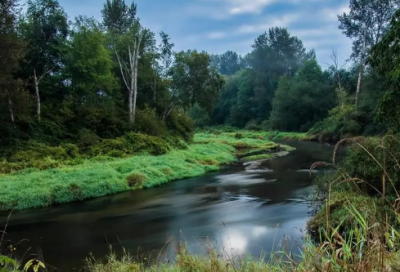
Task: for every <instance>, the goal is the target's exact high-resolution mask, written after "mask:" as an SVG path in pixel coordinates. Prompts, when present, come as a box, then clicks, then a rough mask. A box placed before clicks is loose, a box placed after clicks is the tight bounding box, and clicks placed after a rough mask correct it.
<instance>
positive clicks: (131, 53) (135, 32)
mask: <svg viewBox="0 0 400 272" xmlns="http://www.w3.org/2000/svg"><path fill="white" fill-rule="evenodd" d="M149 41H151V42H149ZM153 41H154V34H153V33H152V32H151V31H150V30H148V29H146V28H143V27H142V26H141V25H140V23H139V21H136V23H135V24H134V25H133V26H132V27H131V29H130V30H129V31H128V33H126V34H125V35H124V36H123V37H122V44H123V49H122V50H121V51H124V53H123V54H124V55H121V53H120V52H118V51H119V50H118V51H116V52H115V54H116V55H117V58H118V64H119V68H120V71H121V75H122V78H123V81H124V84H125V87H126V88H127V90H128V101H129V122H130V124H133V123H135V113H136V101H137V93H138V89H137V86H138V85H137V78H138V64H139V58H140V56H141V55H142V54H143V52H145V51H146V50H147V49H148V48H149V47H150V48H152V47H153V44H154V42H153Z"/></svg>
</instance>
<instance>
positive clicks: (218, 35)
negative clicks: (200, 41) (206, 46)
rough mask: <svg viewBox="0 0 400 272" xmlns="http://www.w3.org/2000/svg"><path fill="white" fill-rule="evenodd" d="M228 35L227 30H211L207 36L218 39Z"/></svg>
mask: <svg viewBox="0 0 400 272" xmlns="http://www.w3.org/2000/svg"><path fill="white" fill-rule="evenodd" d="M226 36H227V33H226V32H218V31H217V32H210V33H207V34H206V37H207V38H208V39H210V40H217V39H222V38H225V37H226Z"/></svg>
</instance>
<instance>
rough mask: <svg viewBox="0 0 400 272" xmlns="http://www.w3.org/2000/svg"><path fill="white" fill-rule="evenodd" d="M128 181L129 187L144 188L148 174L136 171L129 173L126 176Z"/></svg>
mask: <svg viewBox="0 0 400 272" xmlns="http://www.w3.org/2000/svg"><path fill="white" fill-rule="evenodd" d="M126 181H127V183H128V186H129V188H134V189H142V188H143V185H144V182H145V181H146V176H145V175H142V174H140V173H134V174H131V175H129V176H128V177H127V178H126Z"/></svg>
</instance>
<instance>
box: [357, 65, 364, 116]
mask: <svg viewBox="0 0 400 272" xmlns="http://www.w3.org/2000/svg"><path fill="white" fill-rule="evenodd" d="M363 66H364V64H363V60H361V61H360V69H359V71H358V80H357V91H356V111H357V110H358V104H359V102H360V91H361V80H362V76H363V69H364V67H363Z"/></svg>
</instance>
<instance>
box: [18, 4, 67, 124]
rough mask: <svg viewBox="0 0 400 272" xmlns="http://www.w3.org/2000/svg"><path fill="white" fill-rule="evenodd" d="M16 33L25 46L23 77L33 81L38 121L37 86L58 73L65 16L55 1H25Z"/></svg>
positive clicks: (63, 40) (39, 116)
mask: <svg viewBox="0 0 400 272" xmlns="http://www.w3.org/2000/svg"><path fill="white" fill-rule="evenodd" d="M20 30H21V32H22V35H23V37H24V39H25V40H26V42H27V44H28V48H29V51H28V53H27V55H26V65H24V67H25V71H24V73H25V74H28V75H31V76H30V78H32V79H33V86H34V92H35V96H36V113H37V117H38V120H39V121H40V119H41V96H42V94H41V92H40V88H39V85H40V83H41V81H42V80H43V79H44V77H45V76H46V75H49V74H56V73H58V72H59V71H60V70H61V66H62V65H61V63H62V55H63V53H62V52H63V46H64V45H65V43H66V39H67V35H68V23H67V15H66V14H65V12H64V10H63V9H62V8H61V7H60V5H59V3H58V1H57V0H35V1H32V0H29V1H28V9H27V14H26V20H25V21H23V22H22V23H21V25H20Z"/></svg>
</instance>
